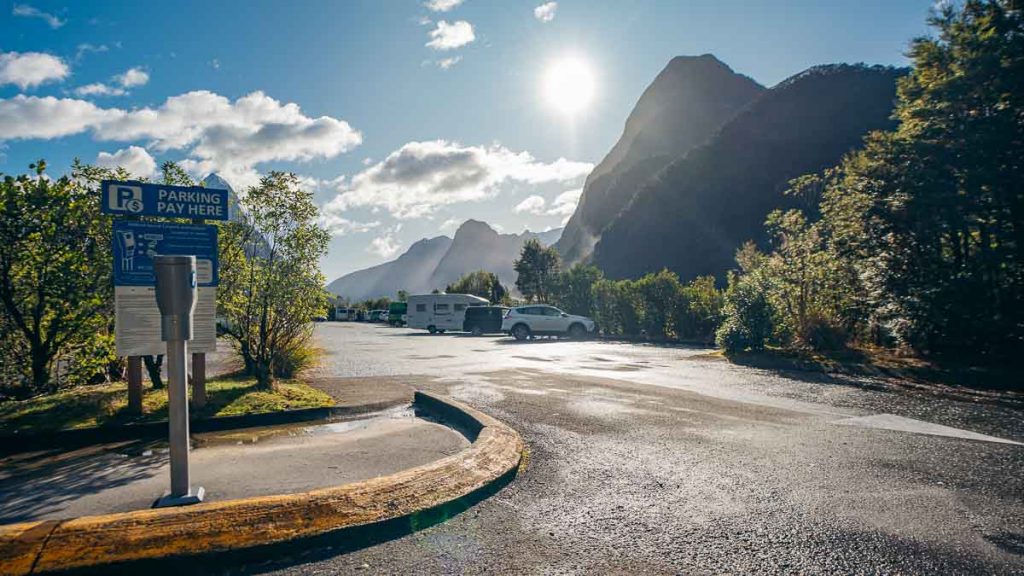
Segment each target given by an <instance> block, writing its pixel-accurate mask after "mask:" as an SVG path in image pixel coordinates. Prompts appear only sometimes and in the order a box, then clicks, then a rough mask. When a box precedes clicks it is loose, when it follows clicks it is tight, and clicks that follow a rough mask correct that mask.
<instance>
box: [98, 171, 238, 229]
mask: <svg viewBox="0 0 1024 576" xmlns="http://www.w3.org/2000/svg"><path fill="white" fill-rule="evenodd" d="M100 211H101V212H103V213H104V214H117V215H120V216H166V217H171V218H190V219H193V220H195V219H203V220H227V219H228V218H229V214H228V212H229V208H228V191H227V190H219V189H216V188H203V187H202V186H168V185H164V184H153V183H150V182H135V181H119V180H104V181H103V182H101V183H100Z"/></svg>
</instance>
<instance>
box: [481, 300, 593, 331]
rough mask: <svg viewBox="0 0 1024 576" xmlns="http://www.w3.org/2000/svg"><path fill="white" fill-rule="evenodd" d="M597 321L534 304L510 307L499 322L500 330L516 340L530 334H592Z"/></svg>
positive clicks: (552, 307)
mask: <svg viewBox="0 0 1024 576" xmlns="http://www.w3.org/2000/svg"><path fill="white" fill-rule="evenodd" d="M596 329H597V323H596V322H594V321H593V320H591V319H590V318H587V317H586V316H576V315H574V314H566V313H565V312H562V311H561V310H559V309H558V308H555V307H554V306H548V305H547V304H536V305H533V306H520V307H518V308H512V309H511V310H509V311H508V313H507V314H505V318H504V319H503V320H502V322H501V331H502V332H506V333H508V334H511V335H512V336H513V337H515V339H516V340H526V339H527V338H529V337H531V336H568V337H569V338H573V339H575V340H579V339H582V338H584V337H586V336H588V335H590V334H593V333H594V331H595V330H596Z"/></svg>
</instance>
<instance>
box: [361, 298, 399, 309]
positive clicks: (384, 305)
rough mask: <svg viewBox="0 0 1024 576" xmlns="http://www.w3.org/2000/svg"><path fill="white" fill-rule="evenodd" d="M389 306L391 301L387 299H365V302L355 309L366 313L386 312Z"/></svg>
mask: <svg viewBox="0 0 1024 576" xmlns="http://www.w3.org/2000/svg"><path fill="white" fill-rule="evenodd" d="M390 304H391V299H390V298H387V297H382V298H367V299H366V300H363V301H362V302H360V303H358V304H356V305H355V308H359V309H360V310H365V311H367V312H369V311H370V310H387V309H388V306H389V305H390Z"/></svg>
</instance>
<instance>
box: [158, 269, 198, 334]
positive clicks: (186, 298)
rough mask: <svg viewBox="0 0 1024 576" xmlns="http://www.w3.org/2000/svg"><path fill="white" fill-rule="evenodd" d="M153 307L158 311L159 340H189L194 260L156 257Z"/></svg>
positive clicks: (194, 288) (194, 302)
mask: <svg viewBox="0 0 1024 576" xmlns="http://www.w3.org/2000/svg"><path fill="white" fill-rule="evenodd" d="M153 269H154V270H153V271H154V272H155V273H156V305H157V306H158V307H159V308H160V339H161V340H163V341H164V342H169V341H172V340H191V339H192V311H193V310H195V307H196V257H195V256H157V257H156V258H154V259H153Z"/></svg>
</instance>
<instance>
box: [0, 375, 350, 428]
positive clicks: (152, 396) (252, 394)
mask: <svg viewBox="0 0 1024 576" xmlns="http://www.w3.org/2000/svg"><path fill="white" fill-rule="evenodd" d="M206 394H207V404H206V406H205V407H204V408H203V409H201V410H194V411H193V413H194V415H195V416H197V417H200V418H212V417H216V416H238V415H243V414H260V413H265V412H277V411H280V410H295V409H300V408H319V407H325V406H333V405H334V400H333V399H332V398H331V397H330V396H328V395H327V394H325V393H324V392H321V391H319V390H316V389H314V388H311V387H310V386H308V385H306V384H304V383H302V382H300V381H298V380H279V381H278V382H277V390H275V391H267V390H259V389H257V388H256V381H255V380H254V379H252V378H248V377H245V376H227V377H221V378H216V379H214V380H210V381H208V382H207V383H206ZM142 403H143V412H144V413H143V415H142V416H136V415H132V414H129V413H128V411H127V408H128V386H127V384H126V383H124V382H118V383H114V384H100V385H97V386H83V387H80V388H74V389H71V390H66V391H62V392H58V393H56V394H50V395H46V396H39V397H36V398H30V399H28V400H17V401H6V402H0V434H10V433H13V432H48V431H55V430H61V429H73V428H87V427H91V426H112V425H118V424H127V423H131V422H155V421H160V420H166V419H167V390H166V389H164V390H155V389H153V388H146V389H145V390H144V395H143V400H142Z"/></svg>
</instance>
